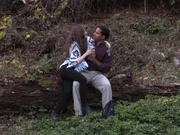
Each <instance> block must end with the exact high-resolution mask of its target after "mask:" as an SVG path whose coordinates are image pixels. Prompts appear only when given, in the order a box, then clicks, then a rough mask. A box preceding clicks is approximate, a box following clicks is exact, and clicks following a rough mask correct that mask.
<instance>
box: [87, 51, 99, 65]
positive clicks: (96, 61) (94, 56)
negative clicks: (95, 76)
mask: <svg viewBox="0 0 180 135" xmlns="http://www.w3.org/2000/svg"><path fill="white" fill-rule="evenodd" d="M87 59H88V60H89V61H92V62H93V63H95V64H96V65H97V66H100V65H101V63H100V62H99V61H98V60H97V59H96V54H90V55H89V56H88V57H87Z"/></svg>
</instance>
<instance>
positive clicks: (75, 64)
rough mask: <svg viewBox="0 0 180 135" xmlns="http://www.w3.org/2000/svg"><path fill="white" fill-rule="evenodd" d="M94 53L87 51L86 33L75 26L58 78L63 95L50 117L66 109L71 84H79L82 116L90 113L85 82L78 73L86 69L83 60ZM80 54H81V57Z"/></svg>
mask: <svg viewBox="0 0 180 135" xmlns="http://www.w3.org/2000/svg"><path fill="white" fill-rule="evenodd" d="M93 53H94V49H87V33H86V31H85V30H84V29H83V28H82V27H81V26H75V27H73V28H72V30H71V34H70V35H69V38H68V40H67V43H66V60H65V61H64V63H63V64H61V66H60V76H61V78H62V79H63V86H64V93H62V94H61V97H60V99H59V101H58V104H57V106H56V108H55V110H54V111H53V113H52V117H57V114H59V113H61V112H62V111H63V109H65V108H66V105H67V102H68V101H69V98H70V97H72V82H73V81H78V82H79V83H80V87H79V91H80V96H81V102H82V109H83V114H84V115H86V114H89V113H91V111H90V108H89V106H88V105H87V80H86V78H85V77H84V76H83V75H82V74H81V73H80V72H81V71H83V70H84V69H87V67H88V65H87V63H86V61H84V59H85V58H86V57H87V56H88V55H90V54H93ZM81 54H83V55H82V56H81Z"/></svg>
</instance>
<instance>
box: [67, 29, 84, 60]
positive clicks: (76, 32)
mask: <svg viewBox="0 0 180 135" xmlns="http://www.w3.org/2000/svg"><path fill="white" fill-rule="evenodd" d="M74 41H76V42H77V43H78V45H79V47H80V51H81V54H84V53H85V52H86V50H87V39H86V36H85V30H84V29H83V27H81V26H74V27H73V28H72V30H71V33H70V35H69V37H68V38H67V40H66V46H65V49H66V58H69V57H70V54H69V48H70V47H71V44H72V43H73V42H74Z"/></svg>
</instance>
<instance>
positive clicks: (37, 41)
mask: <svg viewBox="0 0 180 135" xmlns="http://www.w3.org/2000/svg"><path fill="white" fill-rule="evenodd" d="M29 12H30V11H29ZM21 13H22V14H18V15H13V16H4V17H2V19H1V25H2V26H3V25H4V26H6V28H5V29H3V30H2V31H1V32H4V34H5V35H3V34H2V35H0V39H1V40H0V52H1V58H0V76H1V77H0V96H2V95H3V94H4V93H13V92H16V90H15V91H12V88H15V87H16V85H18V84H19V85H21V84H28V83H30V82H32V81H36V82H37V83H38V84H40V85H41V86H43V87H46V88H47V87H49V85H57V84H56V83H54V82H53V81H46V80H47V79H48V80H49V79H52V80H58V77H57V76H56V75H55V76H54V75H52V76H51V78H50V77H49V76H47V74H54V73H56V71H57V69H58V67H59V64H60V63H62V62H63V60H64V53H63V47H64V43H65V40H66V37H67V35H68V32H69V31H70V30H71V28H72V26H74V25H82V26H83V27H84V28H85V29H86V30H87V31H88V32H89V33H90V35H92V33H93V32H94V30H95V28H96V26H98V25H101V24H103V25H107V26H108V27H109V28H110V29H111V36H110V39H109V42H110V43H111V45H112V54H113V67H112V69H111V71H110V73H108V74H107V77H108V78H113V77H114V76H116V75H118V74H122V73H123V74H128V75H131V77H132V80H133V83H134V84H142V85H144V86H145V85H151V86H153V85H163V86H165V85H172V84H177V83H179V79H180V75H179V71H180V70H179V69H177V68H175V67H174V64H173V56H174V54H175V53H176V52H177V50H178V48H179V47H180V46H179V45H180V36H179V35H180V20H178V17H177V16H176V15H171V14H169V13H166V12H164V13H156V12H150V13H143V12H141V11H133V10H130V9H128V10H123V11H116V12H115V13H103V14H99V15H96V16H94V18H93V19H90V20H87V21H83V22H81V23H75V22H71V21H70V20H67V19H65V18H60V20H59V21H58V23H57V22H56V23H54V24H51V23H52V22H50V21H49V20H48V19H47V20H46V22H44V23H42V22H43V20H41V19H40V18H38V19H37V16H36V15H32V14H29V15H27V11H26V13H23V12H21ZM42 15H43V13H42V12H40V13H39V15H38V16H39V17H42ZM11 23H12V24H11ZM53 77H54V78H53ZM44 80H45V81H44ZM115 81H116V80H115ZM126 83H127V84H128V82H126ZM129 83H132V82H131V81H130V82H129ZM9 84H11V85H9ZM8 86H9V87H8ZM11 87H12V88H11ZM36 89H40V88H39V87H38V88H36ZM8 90H10V92H8ZM34 94H37V93H34ZM42 112H43V111H42ZM30 115H31V114H30ZM32 116H33V115H32ZM8 117H9V118H10V117H11V116H8ZM23 117H24V116H23ZM1 118H2V119H1V121H0V123H6V125H8V122H9V121H8V120H7V119H6V117H5V116H2V117H1ZM18 118H19V119H21V117H19V116H18ZM9 120H12V119H11V118H10V119H9ZM16 120H18V119H16ZM16 120H12V123H13V122H14V121H16Z"/></svg>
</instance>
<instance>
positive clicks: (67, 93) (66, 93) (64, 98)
mask: <svg viewBox="0 0 180 135" xmlns="http://www.w3.org/2000/svg"><path fill="white" fill-rule="evenodd" d="M71 98H72V81H69V80H63V91H62V93H61V95H60V97H59V100H58V102H57V104H56V107H55V110H54V111H55V112H56V113H57V114H60V113H63V111H64V110H65V109H67V106H68V103H69V101H70V99H71Z"/></svg>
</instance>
